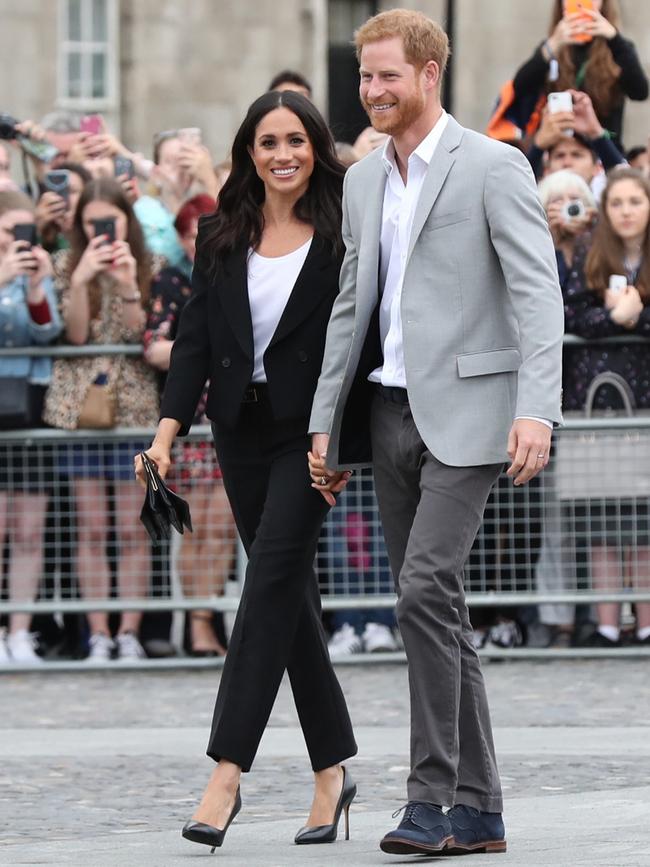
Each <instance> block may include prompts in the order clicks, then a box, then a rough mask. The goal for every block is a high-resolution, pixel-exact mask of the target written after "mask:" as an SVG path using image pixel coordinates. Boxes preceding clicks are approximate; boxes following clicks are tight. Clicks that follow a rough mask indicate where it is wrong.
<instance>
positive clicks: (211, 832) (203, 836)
mask: <svg viewBox="0 0 650 867" xmlns="http://www.w3.org/2000/svg"><path fill="white" fill-rule="evenodd" d="M240 810H241V794H240V792H239V787H237V797H236V798H235V805H234V806H233V808H232V810H231V812H230V816H228V821H227V822H226V826H225V828H213V827H212V825H206V824H205V823H204V822H193V821H192V820H191V819H189V820H188V821H187V822H186V823H185V825H184V826H183V830H182V831H181V834H182V835H183V837H185V839H186V840H191V841H192V843H203V844H204V845H205V846H210V847H211V848H210V854H211V855H212V854H213V853H214V850H215V849H218V848H219V846H221V844H222V843H223V839H224V837H225V836H226V831H227V830H228V828H229V827H230V825H231V823H232V821H233V819H234V818H235V816H236V815H237V813H238V812H239V811H240Z"/></svg>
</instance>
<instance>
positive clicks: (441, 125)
mask: <svg viewBox="0 0 650 867" xmlns="http://www.w3.org/2000/svg"><path fill="white" fill-rule="evenodd" d="M448 122H449V115H448V114H447V112H446V111H445V110H444V108H443V109H442V114H441V115H440V117H439V118H438V120H437V121H436V122H435V124H434V126H433V128H432V129H431V131H430V132H429V133H427V135H426V136H425V137H424V138H423V139H422V141H421V142H420V144H419V145H418V146H417V147H416V149H415V150H414V151H413V153H412V154H411V156H410V157H409V162H411V160H412V159H413V157H418V158H419V159H420V160H422V162H424V163H426V165H427V166H428V165H429V163H430V162H431V160H432V159H433V154H434V153H435V150H436V147H437V146H438V142H439V141H440V139H441V138H442V134H443V132H444V131H445V127H446V126H447V124H448ZM381 159H382V162H383V164H384V168H385V169H386V174H388V175H389V174H390V173H391V172H392V170H393V169H394V168H396V167H397V164H396V162H395V145H394V144H393V139H392V138H389V139H388V141H387V142H386V144H385V145H384V148H383V151H382V155H381Z"/></svg>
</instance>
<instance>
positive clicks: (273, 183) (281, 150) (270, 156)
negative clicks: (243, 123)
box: [248, 106, 314, 198]
mask: <svg viewBox="0 0 650 867" xmlns="http://www.w3.org/2000/svg"><path fill="white" fill-rule="evenodd" d="M248 150H249V153H250V155H251V159H252V160H253V163H254V164H255V170H256V172H257V174H258V177H259V178H260V180H261V181H262V183H263V184H264V188H265V190H266V195H267V196H268V195H269V193H275V194H279V195H289V196H291V197H292V198H295V197H300V196H301V195H302V194H303V193H304V192H305V191H306V189H307V187H308V186H309V179H310V177H311V175H312V173H313V171H314V149H313V147H312V144H311V142H310V140H309V137H308V135H307V131H306V130H305V127H304V126H303V124H302V121H301V120H300V118H299V117H298V116H297V115H295V114H294V113H293V112H292V111H290V110H289V109H288V108H285V107H284V106H281V107H280V108H274V109H273V111H270V112H269V113H268V114H267V115H265V116H264V117H263V118H262V120H261V121H260V122H259V123H258V125H257V127H256V129H255V138H254V141H253V146H252V147H250V148H249V149H248Z"/></svg>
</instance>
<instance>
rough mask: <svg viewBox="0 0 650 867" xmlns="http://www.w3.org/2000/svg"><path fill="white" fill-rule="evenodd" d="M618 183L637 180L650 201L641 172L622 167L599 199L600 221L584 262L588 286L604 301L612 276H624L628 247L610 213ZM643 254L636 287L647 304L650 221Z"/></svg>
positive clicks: (648, 185) (648, 186) (649, 186)
mask: <svg viewBox="0 0 650 867" xmlns="http://www.w3.org/2000/svg"><path fill="white" fill-rule="evenodd" d="M619 181H634V183H635V184H637V186H638V187H639V189H640V191H641V192H642V193H643V194H644V195H645V197H646V198H647V199H648V201H649V202H650V182H648V180H647V178H646V177H645V175H644V174H643V172H641V171H639V169H631V168H628V167H622V168H615V169H613V170H612V171H611V172H610V173H609V175H608V178H607V186H606V187H605V189H604V190H603V195H602V198H601V200H600V218H599V220H598V224H597V225H596V231H595V232H594V238H593V243H592V245H591V249H590V250H589V254H588V255H587V261H586V262H585V276H586V278H587V286H589V288H590V289H592V290H593V291H594V292H596V293H598V295H599V296H600V297H601V298H604V297H605V289H606V288H607V285H608V283H609V277H610V274H625V246H624V244H623V241H622V240H621V238H620V237H619V236H618V235H617V234H616V232H615V231H614V228H613V226H612V224H611V222H610V220H609V215H608V213H607V203H608V202H609V199H610V196H611V195H612V190H613V189H614V187H615V186H616V184H617V183H618V182H619ZM641 255H642V258H641V267H640V270H639V275H638V278H637V281H636V284H635V285H636V288H637V289H638V290H639V295H640V296H641V298H642V299H643V301H644V303H646V304H647V303H648V301H649V300H650V221H649V222H648V225H647V226H646V230H645V237H644V239H643V244H642V248H641Z"/></svg>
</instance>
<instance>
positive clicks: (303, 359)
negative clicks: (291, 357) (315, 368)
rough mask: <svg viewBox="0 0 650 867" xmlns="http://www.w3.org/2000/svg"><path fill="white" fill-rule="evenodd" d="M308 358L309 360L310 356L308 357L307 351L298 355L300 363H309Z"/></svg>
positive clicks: (301, 351) (302, 350)
mask: <svg viewBox="0 0 650 867" xmlns="http://www.w3.org/2000/svg"><path fill="white" fill-rule="evenodd" d="M308 358H309V356H308V355H307V353H306V352H305V350H304V349H301V350H300V352H299V353H298V361H303V362H305V361H307V359H308Z"/></svg>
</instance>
